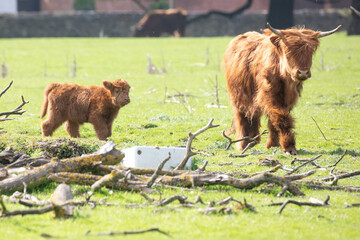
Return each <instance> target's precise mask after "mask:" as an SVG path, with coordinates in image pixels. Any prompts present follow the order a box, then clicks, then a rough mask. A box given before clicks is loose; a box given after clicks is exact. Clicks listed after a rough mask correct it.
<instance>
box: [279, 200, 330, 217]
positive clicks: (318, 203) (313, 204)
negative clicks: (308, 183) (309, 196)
mask: <svg viewBox="0 0 360 240" xmlns="http://www.w3.org/2000/svg"><path fill="white" fill-rule="evenodd" d="M329 200H330V196H327V197H326V199H325V201H323V202H322V201H320V200H317V201H313V202H298V201H295V200H291V199H289V200H286V201H285V202H284V203H283V204H282V205H281V208H280V210H279V212H278V213H279V214H281V213H282V211H283V210H284V209H285V207H286V206H287V205H288V204H295V205H298V206H310V207H325V206H329Z"/></svg>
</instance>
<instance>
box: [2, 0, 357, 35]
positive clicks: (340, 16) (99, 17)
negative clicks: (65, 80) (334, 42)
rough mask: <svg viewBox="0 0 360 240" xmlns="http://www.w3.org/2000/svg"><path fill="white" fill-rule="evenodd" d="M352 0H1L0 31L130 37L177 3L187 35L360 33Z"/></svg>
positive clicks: (28, 33)
mask: <svg viewBox="0 0 360 240" xmlns="http://www.w3.org/2000/svg"><path fill="white" fill-rule="evenodd" d="M350 6H353V7H354V8H355V9H358V10H359V9H360V0H1V1H0V37H2V38H18V37H131V36H132V30H133V28H134V26H135V25H136V24H137V23H138V22H139V21H140V19H141V18H142V17H143V16H144V15H146V14H147V13H150V12H151V11H153V10H155V9H173V8H177V9H183V10H186V19H187V22H186V30H185V36H188V37H201V36H233V35H238V34H241V33H243V32H246V31H260V30H261V29H262V28H265V27H266V22H270V23H271V25H273V27H276V28H280V29H284V28H288V27H292V26H305V27H306V28H310V29H313V30H322V31H326V30H331V29H333V28H335V27H337V26H338V25H340V24H342V25H343V27H342V29H341V30H342V31H347V32H348V34H359V33H360V24H359V22H360V16H358V15H357V14H356V13H355V12H353V11H352V10H351V9H350ZM157 24H167V23H166V20H163V21H161V23H157ZM165 36H166V35H165Z"/></svg>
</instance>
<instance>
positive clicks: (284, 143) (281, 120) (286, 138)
mask: <svg viewBox="0 0 360 240" xmlns="http://www.w3.org/2000/svg"><path fill="white" fill-rule="evenodd" d="M268 115H269V121H271V124H272V125H273V126H274V128H275V130H277V131H278V132H279V142H280V146H281V148H282V150H283V151H284V152H285V153H287V154H291V155H295V154H296V148H295V134H294V132H293V128H294V120H293V118H292V117H291V115H290V113H289V112H288V111H285V110H277V109H274V110H272V111H271V112H270V113H269V114H268Z"/></svg>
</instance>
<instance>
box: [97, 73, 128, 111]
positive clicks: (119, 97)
mask: <svg viewBox="0 0 360 240" xmlns="http://www.w3.org/2000/svg"><path fill="white" fill-rule="evenodd" d="M103 85H104V87H105V88H106V89H107V90H109V91H110V93H111V98H112V103H113V104H114V105H115V106H117V107H123V106H125V105H126V104H128V103H130V98H129V91H130V85H129V84H128V83H127V82H126V81H125V80H123V79H118V80H115V81H114V82H109V81H106V80H104V81H103Z"/></svg>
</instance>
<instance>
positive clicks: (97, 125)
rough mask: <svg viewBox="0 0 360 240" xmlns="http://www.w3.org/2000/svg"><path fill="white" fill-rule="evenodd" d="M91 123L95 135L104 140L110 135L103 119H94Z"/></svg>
mask: <svg viewBox="0 0 360 240" xmlns="http://www.w3.org/2000/svg"><path fill="white" fill-rule="evenodd" d="M91 123H92V124H93V125H94V129H95V132H96V135H97V137H98V138H99V139H100V140H106V139H107V138H108V137H109V136H110V135H109V130H108V126H107V124H106V121H105V120H104V119H96V120H95V121H93V122H91Z"/></svg>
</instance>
